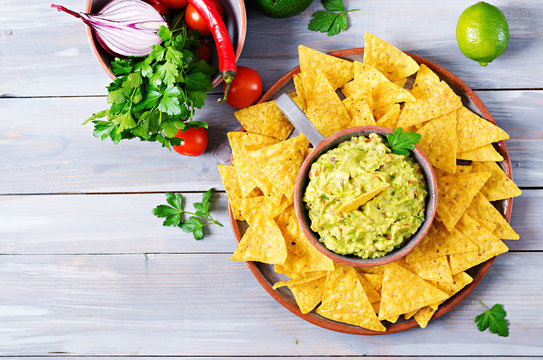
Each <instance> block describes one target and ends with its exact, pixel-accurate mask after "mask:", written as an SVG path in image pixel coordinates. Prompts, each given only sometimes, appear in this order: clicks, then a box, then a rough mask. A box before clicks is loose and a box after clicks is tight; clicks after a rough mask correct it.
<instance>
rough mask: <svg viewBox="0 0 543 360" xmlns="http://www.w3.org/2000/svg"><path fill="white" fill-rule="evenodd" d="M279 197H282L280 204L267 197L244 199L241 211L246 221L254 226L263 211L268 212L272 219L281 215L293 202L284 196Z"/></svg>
mask: <svg viewBox="0 0 543 360" xmlns="http://www.w3.org/2000/svg"><path fill="white" fill-rule="evenodd" d="M279 195H281V199H280V200H279V203H277V202H276V201H274V200H272V199H270V197H267V196H256V197H252V198H246V199H242V200H241V206H240V210H241V214H242V216H243V218H244V219H245V221H247V223H249V225H251V224H253V222H254V219H255V218H256V217H257V216H258V214H259V213H260V212H262V211H264V212H266V214H267V216H268V217H270V218H272V219H273V218H275V217H277V216H278V215H279V214H281V213H282V212H283V210H285V209H286V208H287V207H288V206H289V205H290V203H291V202H290V200H289V199H287V198H286V197H285V196H284V195H282V194H279Z"/></svg>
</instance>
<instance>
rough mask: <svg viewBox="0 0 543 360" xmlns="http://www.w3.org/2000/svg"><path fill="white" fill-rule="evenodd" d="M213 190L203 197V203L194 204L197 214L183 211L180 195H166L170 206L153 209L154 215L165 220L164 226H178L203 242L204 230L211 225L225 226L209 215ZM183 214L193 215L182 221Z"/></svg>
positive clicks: (159, 206)
mask: <svg viewBox="0 0 543 360" xmlns="http://www.w3.org/2000/svg"><path fill="white" fill-rule="evenodd" d="M212 192H213V189H209V190H207V191H206V192H205V193H204V194H203V195H202V202H195V203H194V204H192V206H194V209H196V212H191V211H186V210H183V197H182V196H181V194H179V193H166V202H167V203H168V204H169V205H158V206H157V207H155V208H154V209H153V214H154V215H155V216H156V217H159V218H165V219H164V222H163V223H162V225H164V226H178V227H180V228H181V230H183V231H184V232H191V233H192V235H193V236H194V239H196V240H201V239H202V238H203V237H204V231H203V228H204V227H205V226H209V225H211V224H215V225H218V226H220V227H222V226H223V225H222V224H221V223H219V222H218V221H217V220H215V219H213V217H212V216H211V214H210V213H209V208H210V206H211V200H212V199H211V194H212ZM182 214H189V215H193V216H191V217H189V218H188V219H186V220H182V218H181V217H182Z"/></svg>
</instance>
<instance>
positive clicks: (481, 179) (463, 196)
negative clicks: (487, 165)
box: [437, 173, 490, 231]
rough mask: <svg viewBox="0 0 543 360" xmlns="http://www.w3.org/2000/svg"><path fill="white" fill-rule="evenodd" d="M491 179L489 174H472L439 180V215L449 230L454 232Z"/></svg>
mask: <svg viewBox="0 0 543 360" xmlns="http://www.w3.org/2000/svg"><path fill="white" fill-rule="evenodd" d="M489 177H490V174H489V173H470V174H455V175H447V176H443V177H438V178H437V186H438V189H439V192H438V199H437V214H438V215H439V218H440V219H441V221H442V222H443V224H444V225H445V227H446V228H447V230H449V231H452V229H453V228H454V226H455V224H456V223H457V222H458V220H459V219H460V218H461V217H462V214H464V211H465V210H466V209H467V207H468V206H469V204H470V203H471V200H473V198H474V197H475V195H476V194H477V193H478V192H479V190H480V189H481V188H482V187H483V185H484V184H485V182H486V181H487V180H488V178H489Z"/></svg>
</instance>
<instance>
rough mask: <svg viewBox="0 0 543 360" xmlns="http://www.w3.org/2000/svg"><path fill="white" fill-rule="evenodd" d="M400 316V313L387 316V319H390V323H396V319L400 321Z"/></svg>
mask: <svg viewBox="0 0 543 360" xmlns="http://www.w3.org/2000/svg"><path fill="white" fill-rule="evenodd" d="M399 317H400V315H395V316H392V317H390V318H386V319H385V321H388V322H389V323H391V324H394V323H396V321H398V318H399Z"/></svg>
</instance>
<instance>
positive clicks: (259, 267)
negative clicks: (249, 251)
mask: <svg viewBox="0 0 543 360" xmlns="http://www.w3.org/2000/svg"><path fill="white" fill-rule="evenodd" d="M329 54H330V55H333V56H337V57H340V58H344V59H348V60H351V61H354V60H357V61H363V54H364V49H363V48H355V49H347V50H339V51H333V52H330V53H329ZM408 55H410V56H411V57H412V58H413V59H414V60H415V61H416V62H418V63H419V64H425V65H426V66H428V67H429V68H430V69H432V70H433V71H434V72H435V73H436V74H437V75H439V77H440V78H441V80H444V81H446V82H447V83H448V84H449V86H450V87H451V88H452V89H453V90H454V91H455V92H456V94H458V95H460V96H461V97H462V102H463V104H464V106H466V107H467V108H469V109H470V110H472V111H473V112H475V113H476V114H478V115H480V116H482V117H483V118H485V119H486V120H488V121H490V122H491V123H493V124H496V121H494V118H492V115H490V112H489V111H488V109H487V108H486V106H485V105H484V104H483V103H482V101H481V99H479V98H478V97H477V95H475V93H474V92H473V91H472V90H471V89H470V88H469V87H468V86H467V85H466V84H465V83H464V82H463V81H462V80H460V79H459V78H458V77H456V76H455V75H454V74H452V73H451V72H450V71H448V70H446V69H444V68H442V67H441V66H439V65H437V64H435V63H433V62H431V61H429V60H426V59H425V58H422V57H420V56H417V55H413V54H408ZM298 72H300V67H299V66H298V67H296V68H294V69H292V70H290V71H289V72H288V73H286V74H285V75H283V76H282V77H281V78H280V79H279V80H277V82H276V83H275V84H273V85H272V86H271V87H270V89H269V90H268V91H267V92H266V93H265V94H264V95H263V96H262V98H261V99H260V100H259V103H261V102H265V101H270V100H274V99H276V98H277V97H278V96H279V95H281V94H283V93H287V94H289V93H292V92H294V91H295V89H294V83H293V81H292V75H294V74H296V73H298ZM413 81H414V77H412V78H411V79H409V80H408V83H407V84H408V86H410V84H412V82H413ZM494 147H495V148H496V150H497V151H498V152H499V153H500V154H501V155H502V156H503V158H504V161H502V162H501V163H499V165H500V166H501V167H502V168H503V169H504V171H505V172H506V173H507V175H508V176H509V177H511V161H510V159H509V154H508V152H507V147H506V146H505V143H504V142H503V141H500V142H499V143H495V144H494ZM467 163H469V162H466V164H467ZM494 206H496V208H497V209H498V210H499V211H500V212H501V213H502V214H503V215H504V216H505V218H506V219H507V221H509V219H510V217H511V207H512V199H507V200H502V201H497V202H494ZM228 209H229V215H230V222H231V224H232V229H233V231H234V235H235V237H236V240H237V241H238V242H239V241H240V239H241V237H242V236H243V234H244V233H245V230H246V229H247V223H245V222H242V221H237V220H235V219H234V217H233V216H232V211H231V209H230V207H229V208H228ZM494 259H495V258H492V259H490V260H488V261H486V262H485V263H483V264H480V265H478V266H475V267H473V268H471V269H469V270H467V273H469V274H470V275H471V276H472V277H473V281H472V282H471V283H470V284H469V285H467V286H466V287H464V288H463V289H462V290H460V291H459V292H458V293H457V294H456V295H454V296H453V297H451V298H450V299H448V300H447V301H446V302H445V303H443V305H441V306H440V307H439V309H438V310H437V311H436V312H435V314H434V316H433V317H432V319H435V318H437V317H439V316H441V315H443V314H445V313H446V312H448V311H449V310H451V309H452V308H454V307H455V306H456V305H457V304H458V303H460V302H461V301H462V300H464V299H465V298H466V296H468V295H469V293H471V292H472V291H473V289H475V287H476V286H477V285H478V284H479V282H480V281H481V280H482V279H483V277H484V276H485V274H486V272H487V271H488V270H489V269H490V266H492V263H493V262H494ZM247 265H248V266H249V269H250V270H251V272H252V273H253V275H254V276H255V277H256V279H257V280H258V282H259V283H260V285H262V287H263V288H264V290H266V291H267V292H268V293H269V294H270V295H271V296H272V297H273V298H274V299H275V300H277V301H278V302H279V303H280V304H281V305H283V306H284V307H285V308H287V309H288V310H290V311H291V312H292V313H294V314H295V315H297V316H299V317H301V318H302V319H304V320H307V321H309V322H310V323H313V324H315V325H318V326H320V327H323V328H326V329H330V330H334V331H340V332H344V333H350V334H360V335H382V334H391V333H395V332H399V331H404V330H407V329H411V328H413V327H415V326H418V324H417V323H416V322H415V320H414V319H410V320H407V321H406V320H403V316H401V317H400V318H399V319H398V321H397V322H396V323H395V324H391V323H389V322H387V321H383V325H385V326H386V328H387V331H386V332H378V331H373V330H367V329H363V328H361V327H358V326H354V325H349V324H345V323H341V322H337V321H333V320H329V319H327V318H324V317H322V316H320V315H319V314H317V313H316V312H315V311H314V310H313V311H312V312H310V313H308V314H302V313H301V312H300V310H299V308H298V305H296V301H295V299H294V296H293V295H292V293H291V292H290V290H289V289H288V288H287V287H286V286H285V287H281V288H278V289H277V290H273V288H272V285H273V284H274V283H276V282H278V281H281V280H288V278H287V277H285V276H284V275H282V274H277V273H276V272H275V271H274V270H273V265H268V264H263V263H259V262H247ZM429 325H430V326H431V322H430V324H429Z"/></svg>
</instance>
